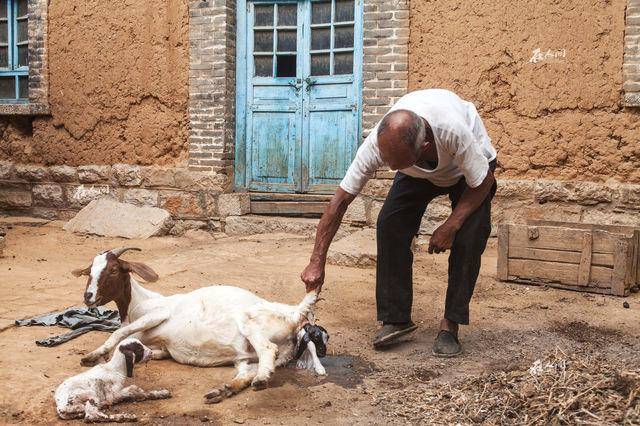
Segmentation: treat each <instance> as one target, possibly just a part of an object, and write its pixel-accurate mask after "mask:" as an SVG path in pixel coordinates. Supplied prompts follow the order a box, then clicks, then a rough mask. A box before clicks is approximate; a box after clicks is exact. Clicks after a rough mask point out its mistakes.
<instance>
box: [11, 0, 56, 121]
mask: <svg viewBox="0 0 640 426" xmlns="http://www.w3.org/2000/svg"><path fill="white" fill-rule="evenodd" d="M47 7H48V0H29V3H28V8H29V28H28V32H29V103H20V104H0V115H2V114H11V115H37V114H49V66H48V64H47V38H48V37H47V34H48V28H47V27H48V26H47V22H48V20H47Z"/></svg>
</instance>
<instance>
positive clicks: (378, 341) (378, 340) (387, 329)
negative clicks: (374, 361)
mask: <svg viewBox="0 0 640 426" xmlns="http://www.w3.org/2000/svg"><path fill="white" fill-rule="evenodd" d="M417 328H418V326H417V325H415V324H414V323H412V322H411V321H410V322H405V323H402V324H384V325H383V326H382V328H381V329H380V330H378V332H377V333H376V335H375V336H374V337H373V347H374V348H376V349H378V348H381V347H383V346H386V345H388V344H391V343H393V342H395V341H396V340H397V339H398V338H400V337H402V336H404V335H406V334H409V333H411V332H412V331H416V329H417Z"/></svg>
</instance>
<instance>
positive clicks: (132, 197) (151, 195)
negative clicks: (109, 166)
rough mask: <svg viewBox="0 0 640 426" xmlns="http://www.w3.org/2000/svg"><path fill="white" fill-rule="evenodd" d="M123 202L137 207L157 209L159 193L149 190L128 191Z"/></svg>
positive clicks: (136, 189) (135, 189)
mask: <svg viewBox="0 0 640 426" xmlns="http://www.w3.org/2000/svg"><path fill="white" fill-rule="evenodd" d="M122 201H123V202H125V203H129V204H134V205H136V206H151V207H156V206H157V205H158V193H157V192H156V191H150V190H148V189H139V188H133V189H128V190H126V191H125V192H124V195H123V198H122Z"/></svg>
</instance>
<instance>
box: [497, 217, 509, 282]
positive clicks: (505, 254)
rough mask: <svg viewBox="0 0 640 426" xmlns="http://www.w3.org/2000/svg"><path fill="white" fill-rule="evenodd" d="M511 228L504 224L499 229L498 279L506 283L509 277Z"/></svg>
mask: <svg viewBox="0 0 640 426" xmlns="http://www.w3.org/2000/svg"><path fill="white" fill-rule="evenodd" d="M509 227H510V225H508V224H502V225H500V226H499V227H498V267H497V275H498V279H499V280H502V281H505V280H506V279H507V278H508V277H509Z"/></svg>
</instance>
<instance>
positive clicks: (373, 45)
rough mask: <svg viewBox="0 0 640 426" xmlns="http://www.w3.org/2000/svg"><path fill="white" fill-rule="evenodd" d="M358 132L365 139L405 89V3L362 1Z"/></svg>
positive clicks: (407, 21)
mask: <svg viewBox="0 0 640 426" xmlns="http://www.w3.org/2000/svg"><path fill="white" fill-rule="evenodd" d="M363 26H364V32H363V38H364V40H363V43H364V63H363V67H362V71H363V75H362V80H363V85H362V132H363V137H366V136H367V135H368V134H369V132H370V131H371V129H372V128H373V127H374V126H375V125H376V123H377V122H378V121H379V120H380V119H381V118H382V116H383V115H384V114H385V113H386V112H387V110H388V109H389V108H390V107H391V106H392V105H393V104H394V102H395V101H396V100H397V99H398V98H400V97H401V96H402V95H404V94H405V93H407V88H408V77H409V75H408V64H409V0H390V1H389V0H365V2H364V25H363Z"/></svg>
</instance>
